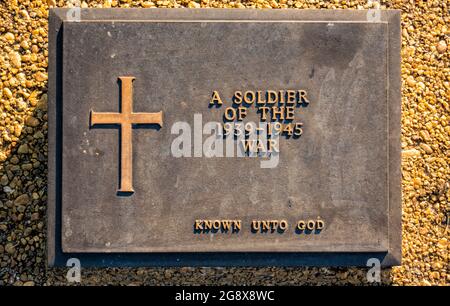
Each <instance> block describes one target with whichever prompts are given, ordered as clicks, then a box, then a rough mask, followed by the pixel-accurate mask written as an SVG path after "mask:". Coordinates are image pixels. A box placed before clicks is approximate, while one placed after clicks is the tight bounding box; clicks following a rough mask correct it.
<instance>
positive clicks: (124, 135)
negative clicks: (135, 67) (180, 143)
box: [90, 76, 163, 193]
mask: <svg viewBox="0 0 450 306" xmlns="http://www.w3.org/2000/svg"><path fill="white" fill-rule="evenodd" d="M134 79H135V78H134V77H132V76H121V77H119V80H120V84H121V91H122V95H121V112H120V113H97V112H94V111H92V110H91V116H90V117H91V125H99V124H117V125H120V187H119V190H118V191H119V192H124V193H132V192H134V189H133V152H132V145H131V139H132V128H133V124H158V125H159V126H161V127H162V124H163V119H162V111H159V112H157V113H134V112H133V80H134Z"/></svg>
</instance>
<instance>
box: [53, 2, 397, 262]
mask: <svg viewBox="0 0 450 306" xmlns="http://www.w3.org/2000/svg"><path fill="white" fill-rule="evenodd" d="M372 13H373V12H370V11H369V12H368V11H319V10H308V11H302V10H279V11H275V10H274V11H259V10H186V9H170V10H165V9H157V10H145V9H83V10H81V11H73V10H69V9H53V10H51V13H50V27H49V42H50V45H49V49H50V68H49V74H50V82H49V93H50V95H49V97H50V100H49V107H50V108H49V137H50V138H49V149H50V157H49V216H48V220H49V225H48V228H49V237H48V241H49V242H48V249H49V250H48V254H49V263H50V264H51V265H61V264H64V263H65V260H66V259H67V258H70V257H78V258H80V259H81V260H82V263H83V262H84V264H87V265H97V266H105V265H111V266H116V265H134V266H136V265H201V266H205V265H218V266H225V265H228V266H229V265H365V264H366V262H367V259H368V258H378V259H380V261H382V263H383V264H384V265H395V264H399V262H400V259H401V200H400V21H399V20H400V14H399V12H398V11H381V12H380V11H377V13H379V14H378V15H377V14H372ZM127 77H128V78H127ZM127 84H128V85H127ZM126 86H129V87H126ZM130 88H131V89H130ZM130 90H132V92H130ZM268 91H272V92H275V93H276V94H274V96H275V95H276V97H277V99H278V100H277V102H276V103H274V104H270V103H269V102H268V101H267V99H269V98H270V97H268V95H270V93H268ZM291 91H292V92H291ZM239 93H240V94H241V95H242V96H243V98H242V100H244V98H245V99H246V100H247V102H248V103H245V101H244V102H242V103H241V104H239V95H240V94H239ZM290 94H292V97H293V98H292V101H294V102H293V104H289V101H288V100H289V99H290V97H289V96H288V95H290ZM215 95H216V96H215ZM274 96H272V98H273V97H274ZM281 97H284V99H285V101H281V102H280V100H281ZM218 98H220V100H219V99H218ZM253 98H254V102H253ZM233 99H234V102H233ZM236 99H237V100H238V101H236ZM258 99H259V100H260V103H259V104H257V102H256V101H257V100H258ZM219 101H220V102H222V104H220V102H219ZM251 102H253V103H251ZM129 103H132V104H129ZM290 105H291V106H292V105H293V107H292V109H291V110H292V114H291V116H293V119H286V118H285V120H281V119H280V118H279V117H278V118H276V120H273V122H272V123H274V122H279V123H281V124H283V127H286V126H288V127H293V128H294V129H295V128H301V135H298V136H299V137H295V135H292V136H289V135H288V134H289V130H286V133H284V134H282V135H281V136H280V137H279V143H278V144H279V153H277V152H276V150H275V151H272V152H271V153H272V155H270V156H263V157H254V156H253V157H252V156H244V157H238V156H234V157H231V156H224V157H217V156H213V157H209V156H207V155H208V150H207V148H205V146H206V141H207V139H208V137H210V135H209V134H208V133H205V134H203V135H202V129H203V128H204V127H205V125H206V124H207V123H208V122H216V123H217V124H219V125H220V126H221V127H222V126H225V125H227V124H229V125H227V126H232V125H231V123H237V122H243V123H246V122H256V123H259V122H260V121H261V117H262V114H261V111H262V109H261V108H262V107H269V110H268V113H267V114H268V116H269V117H270V116H271V114H272V113H271V112H273V110H272V109H271V108H270V107H273V106H277V107H281V106H284V107H288V106H290ZM130 107H131V108H130ZM233 110H234V111H235V112H236V113H237V114H239V111H241V112H244V115H243V117H244V118H242V120H238V119H236V120H234V118H233V119H230V120H227V117H226V114H233V113H232V112H233ZM285 110H286V109H285ZM128 111H132V112H135V113H151V114H150V115H148V114H146V115H144V114H141V115H139V116H141V117H138V116H134V115H129V116H128V117H127V116H126V115H123V114H125V113H126V112H128ZM105 113H110V114H106V115H105ZM121 114H122V115H123V116H119V115H121ZM284 115H285V116H287V114H284ZM133 116H134V117H133ZM275 116H276V115H275ZM228 119H229V118H228ZM266 119H268V118H266ZM199 120H200V121H199ZM194 121H196V122H195V123H194ZM183 122H184V124H183ZM270 122H271V120H266V121H264V123H270ZM138 123H139V124H138ZM296 123H299V124H300V125H296ZM179 126H184V127H186V126H187V127H189V128H190V132H191V137H188V139H189V140H190V141H189V142H184V143H183V145H185V146H187V145H190V146H189V148H188V149H187V150H186V151H184V152H185V155H184V156H181V157H179V156H177V153H174V150H175V149H176V146H175V145H174V143H176V141H177V138H178V139H180V138H179V137H180V135H179V131H178V127H179ZM294 132H295V130H294ZM299 134H300V132H299ZM218 139H222V138H218ZM235 142H236V143H239V140H235ZM174 147H175V149H174ZM183 148H184V149H185V147H183ZM186 152H189V153H186ZM224 152H225V150H224ZM224 154H225V153H224ZM235 155H236V154H235ZM271 158H272V159H271ZM275 159H276V163H275V164H270V161H271V160H272V162H273V161H275ZM264 163H266V164H264ZM264 165H266V166H264ZM267 165H269V166H267ZM269 221H270V222H269ZM258 222H259V223H258ZM218 224H220V228H219V229H218V228H217V225H218ZM224 224H225V227H226V224H231V227H230V230H226V228H225V229H224ZM255 224H256V225H258V229H257V230H255V228H253V227H254V226H255ZM267 224H270V225H271V226H274V228H275V230H272V227H271V228H270V229H269V230H264V229H262V228H263V227H264V225H267ZM252 225H253V227H252ZM233 226H234V227H233ZM209 227H212V228H209ZM305 227H306V228H305ZM308 227H311V230H308ZM233 228H234V230H232V229H233Z"/></svg>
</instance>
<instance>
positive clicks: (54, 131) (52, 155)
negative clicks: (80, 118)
mask: <svg viewBox="0 0 450 306" xmlns="http://www.w3.org/2000/svg"><path fill="white" fill-rule="evenodd" d="M76 9H77V10H78V8H76ZM71 10H72V9H69V8H64V9H62V8H57V9H51V10H50V14H49V34H48V35H49V91H48V93H49V105H48V118H49V130H48V133H49V134H48V135H49V136H48V137H49V140H48V142H49V144H48V146H49V157H48V208H47V218H48V221H47V259H48V264H49V265H50V266H63V265H65V263H66V260H67V259H68V258H71V257H76V258H78V259H80V261H81V263H82V265H83V266H104V267H111V266H365V265H366V262H367V259H369V258H378V259H379V260H380V261H381V262H382V265H383V266H393V265H400V263H401V172H400V169H401V168H400V167H401V145H400V134H401V74H400V60H401V59H400V49H401V32H400V11H399V10H381V11H380V19H379V20H377V21H376V22H383V23H387V24H388V31H389V35H388V41H389V42H390V43H389V44H388V46H389V47H388V65H389V66H388V88H387V89H386V90H387V93H388V101H387V103H388V111H389V114H388V115H389V116H388V131H387V132H388V135H389V157H388V163H389V165H388V166H389V172H388V173H387V175H388V178H389V180H388V184H389V186H388V187H389V228H388V235H389V237H388V238H389V247H388V252H387V253H356V252H355V253H276V254H274V253H268V252H261V253H253V252H252V253H219V252H217V253H216V252H213V253H152V254H149V253H147V254H137V253H130V254H124V253H110V254H103V253H102V254H98V253H91V254H67V253H63V252H62V248H61V156H62V151H61V138H62V130H61V128H62V124H61V123H62V122H61V120H62V119H61V118H62V116H61V110H62V108H61V104H62V99H61V98H62V90H63V88H62V73H61V72H62V35H63V31H62V29H63V27H64V22H80V21H81V22H83V21H101V20H104V21H114V20H117V21H118V20H121V21H135V20H137V21H149V20H164V21H168V20H180V19H182V20H225V21H233V20H251V21H255V20H256V21H257V20H271V21H289V20H299V21H330V22H333V21H340V22H342V21H343V22H367V23H369V22H374V21H369V20H368V17H367V16H368V11H367V10H295V9H285V10H270V9H269V10H249V9H189V10H188V9H157V10H151V9H150V10H145V9H79V16H78V17H79V19H76V20H73V19H72V18H70V19H68V12H70V11H71ZM137 18H139V19H137ZM391 25H394V26H391Z"/></svg>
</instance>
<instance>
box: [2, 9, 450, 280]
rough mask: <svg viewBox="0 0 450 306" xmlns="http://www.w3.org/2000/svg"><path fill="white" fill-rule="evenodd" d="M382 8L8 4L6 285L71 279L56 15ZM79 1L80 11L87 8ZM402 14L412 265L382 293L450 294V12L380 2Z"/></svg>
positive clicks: (311, 273)
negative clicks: (52, 166)
mask: <svg viewBox="0 0 450 306" xmlns="http://www.w3.org/2000/svg"><path fill="white" fill-rule="evenodd" d="M73 3H75V4H76V5H78V6H79V5H81V6H82V7H143V8H145V9H148V8H151V7H192V8H194V7H232V8H244V7H247V8H253V9H254V8H274V9H278V8H288V7H290V8H299V9H304V8H330V9H331V8H351V9H363V8H371V7H380V4H379V3H377V2H370V1H369V2H366V1H338V0H335V1H319V0H301V1H294V0H269V1H266V0H256V1H254V0H249V1H241V0H237V1H228V0H221V1H213V0H196V1H190V0H181V1H180V0H158V1H154V2H152V1H133V0H120V1H118V0H100V1H83V2H81V3H80V2H79V1H78V0H77V1H62V0H61V1H57V0H48V1H47V0H1V2H0V16H1V18H0V46H1V53H0V66H1V70H0V73H1V79H0V101H1V103H0V285H53V284H57V285H67V284H68V283H67V282H66V279H65V275H66V272H67V270H66V269H60V268H59V269H54V268H52V269H49V268H47V267H46V260H45V241H46V235H45V231H46V229H45V223H46V214H45V211H46V200H47V192H46V184H47V178H46V176H47V169H46V163H47V113H46V111H47V94H46V92H47V54H48V51H47V47H48V44H47V17H48V8H49V6H58V7H70V6H73ZM77 3H78V4H77ZM381 8H391V9H394V8H395V9H401V10H402V83H403V84H402V85H403V88H402V94H403V98H402V107H403V112H402V149H403V152H402V156H403V160H402V173H403V183H402V189H403V246H402V248H403V256H404V258H403V265H402V266H400V267H395V268H392V269H385V270H383V272H382V283H383V284H393V285H449V284H450V274H449V247H450V246H449V239H450V235H449V234H450V229H449V226H448V223H449V220H448V219H449V211H450V204H449V203H450V167H449V163H450V122H449V120H450V106H449V101H450V68H449V54H450V53H449V50H448V48H447V45H448V44H449V43H450V35H449V34H450V29H449V27H450V12H449V10H450V4H449V2H448V1H447V0H440V1H438V0H429V1H414V0H396V1H381ZM366 273H367V270H366V269H356V268H345V269H330V268H171V269H162V268H139V269H83V270H82V284H84V285H102V284H127V285H139V284H149V285H150V284H155V285H159V284H165V285H172V284H197V285H200V284H217V285H221V284H235V285H277V284H278V285H281V284H290V285H301V284H312V285H321V284H342V285H348V284H366V283H367V282H366Z"/></svg>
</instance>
